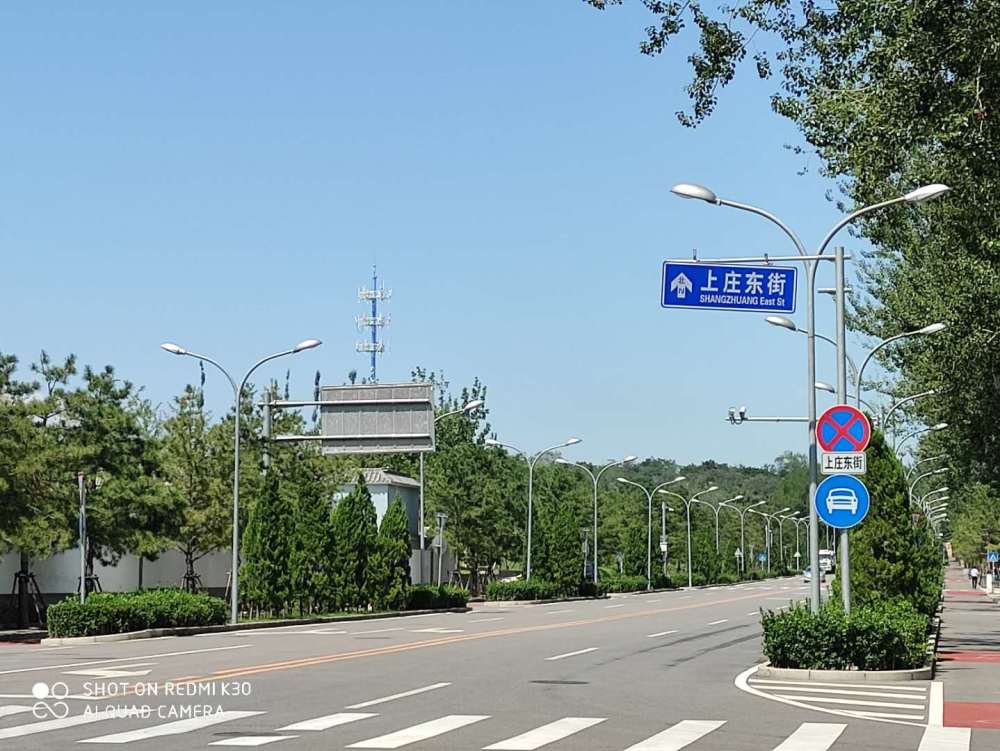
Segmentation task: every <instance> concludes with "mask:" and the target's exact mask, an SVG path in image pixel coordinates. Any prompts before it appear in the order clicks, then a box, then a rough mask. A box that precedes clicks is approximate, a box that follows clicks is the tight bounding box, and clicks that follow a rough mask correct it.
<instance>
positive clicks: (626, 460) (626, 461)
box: [622, 454, 639, 464]
mask: <svg viewBox="0 0 1000 751" xmlns="http://www.w3.org/2000/svg"><path fill="white" fill-rule="evenodd" d="M638 458H639V457H638V456H633V455H632V454H629V455H628V456H626V457H625V458H624V459H622V464H631V463H632V462H634V461H635V460H636V459H638Z"/></svg>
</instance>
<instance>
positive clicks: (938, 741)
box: [917, 725, 972, 751]
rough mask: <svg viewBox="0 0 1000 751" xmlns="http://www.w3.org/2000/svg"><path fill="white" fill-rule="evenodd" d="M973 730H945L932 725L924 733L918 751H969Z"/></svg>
mask: <svg viewBox="0 0 1000 751" xmlns="http://www.w3.org/2000/svg"><path fill="white" fill-rule="evenodd" d="M971 743H972V728H943V727H936V726H934V725H931V726H930V727H928V728H927V730H925V731H924V735H923V737H922V738H921V739H920V745H919V746H918V747H917V751H969V745H970V744H971Z"/></svg>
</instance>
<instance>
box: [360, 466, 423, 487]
mask: <svg viewBox="0 0 1000 751" xmlns="http://www.w3.org/2000/svg"><path fill="white" fill-rule="evenodd" d="M361 474H362V475H363V476H364V478H365V484H366V485H394V486H396V487H402V488H419V487H420V482H419V481H417V480H414V479H413V478H412V477H407V476H406V475H400V474H397V473H396V472H392V471H390V470H388V469H385V468H384V467H376V468H366V469H362V470H361Z"/></svg>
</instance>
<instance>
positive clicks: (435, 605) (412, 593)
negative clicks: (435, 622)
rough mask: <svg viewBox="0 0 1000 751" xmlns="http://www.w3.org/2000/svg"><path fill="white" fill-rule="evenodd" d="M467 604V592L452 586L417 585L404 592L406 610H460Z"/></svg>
mask: <svg viewBox="0 0 1000 751" xmlns="http://www.w3.org/2000/svg"><path fill="white" fill-rule="evenodd" d="M468 602H469V591H468V590H467V589H464V588H462V587H456V586H454V585H453V584H442V585H441V586H440V587H438V586H435V585H433V584H418V585H416V586H414V587H410V588H409V589H408V590H407V592H406V606H405V609H406V610H438V609H441V608H462V607H465V606H466V605H467V604H468Z"/></svg>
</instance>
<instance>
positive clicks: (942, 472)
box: [934, 467, 951, 475]
mask: <svg viewBox="0 0 1000 751" xmlns="http://www.w3.org/2000/svg"><path fill="white" fill-rule="evenodd" d="M950 471H951V467H941V469H935V470H934V474H936V475H943V474H944V473H945V472H950Z"/></svg>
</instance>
